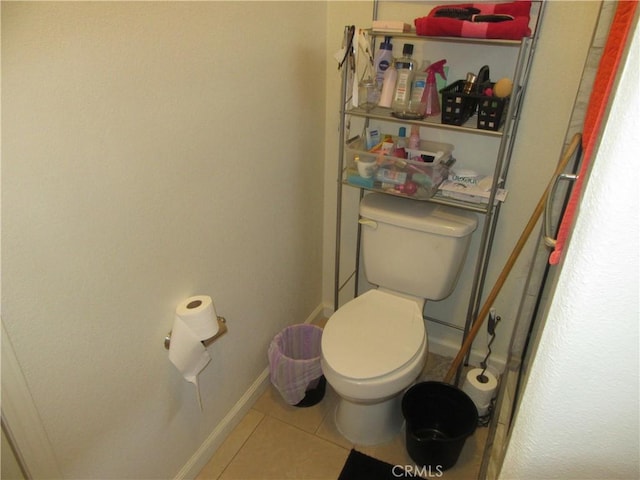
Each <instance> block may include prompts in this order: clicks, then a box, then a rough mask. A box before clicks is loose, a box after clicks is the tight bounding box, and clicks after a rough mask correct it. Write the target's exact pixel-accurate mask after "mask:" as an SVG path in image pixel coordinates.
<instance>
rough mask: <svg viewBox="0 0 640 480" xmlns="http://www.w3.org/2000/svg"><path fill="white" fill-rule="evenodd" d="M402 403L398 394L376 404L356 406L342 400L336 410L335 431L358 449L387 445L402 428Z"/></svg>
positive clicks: (353, 403) (357, 404)
mask: <svg viewBox="0 0 640 480" xmlns="http://www.w3.org/2000/svg"><path fill="white" fill-rule="evenodd" d="M401 393H402V392H401ZM401 401H402V395H401V394H398V395H396V396H394V397H391V398H390V399H387V400H384V401H382V402H379V403H355V402H352V401H350V400H346V399H344V398H341V399H340V402H339V403H338V406H337V408H336V415H335V421H336V427H337V429H338V431H339V432H340V433H341V434H342V436H343V437H345V438H346V439H347V440H349V441H350V442H352V443H355V444H358V445H376V444H378V443H384V442H387V441H389V440H391V439H392V438H393V437H394V436H396V435H397V434H398V433H399V432H400V430H401V428H402V423H403V422H404V418H403V417H402V409H401V408H400V403H401Z"/></svg>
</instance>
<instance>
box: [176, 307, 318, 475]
mask: <svg viewBox="0 0 640 480" xmlns="http://www.w3.org/2000/svg"><path fill="white" fill-rule="evenodd" d="M324 309H325V306H324V305H323V304H320V305H318V306H317V307H316V308H315V309H314V310H313V312H311V314H310V315H309V316H308V317H307V319H306V320H305V321H304V322H303V323H313V322H315V321H316V320H319V319H321V318H323V317H324ZM268 386H269V367H268V366H267V367H266V368H265V369H264V370H263V371H262V373H260V375H258V378H256V379H255V380H254V381H253V383H252V384H251V386H250V387H249V388H248V389H247V391H246V392H244V394H243V395H242V396H241V397H240V399H239V400H238V401H237V402H236V404H235V405H234V406H233V407H232V408H231V410H229V413H227V414H226V415H225V417H224V418H223V419H222V420H221V421H220V423H218V425H216V427H215V428H214V429H213V431H212V432H211V433H210V434H209V436H208V437H207V439H206V440H205V441H204V442H203V443H202V445H200V448H198V450H196V452H195V453H194V454H193V455H192V457H191V458H190V459H189V461H188V462H187V463H186V464H185V465H184V467H182V468H181V469H180V471H179V472H178V474H177V475H176V476H175V479H174V480H183V479H184V480H186V479H192V478H195V477H196V476H197V475H198V473H200V471H201V470H202V469H203V468H204V466H205V465H206V464H207V462H208V461H209V460H210V459H211V457H212V456H213V454H214V453H215V452H216V450H217V449H218V447H220V445H222V442H224V441H225V439H226V438H227V436H228V435H229V434H230V433H231V431H232V430H233V429H234V428H235V427H236V426H237V425H238V424H239V423H240V421H241V420H242V419H243V418H244V416H245V415H246V414H247V412H248V411H249V410H251V407H253V404H254V403H255V402H256V400H258V398H259V397H260V395H262V394H263V393H264V391H265V390H266V389H267V387H268Z"/></svg>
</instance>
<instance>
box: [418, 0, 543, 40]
mask: <svg viewBox="0 0 640 480" xmlns="http://www.w3.org/2000/svg"><path fill="white" fill-rule="evenodd" d="M467 7H473V8H476V9H478V10H480V13H479V15H491V14H506V15H511V16H512V17H513V20H507V21H504V22H472V21H470V20H460V19H458V18H449V17H436V12H437V11H438V10H442V9H446V8H450V9H464V8H467ZM530 11H531V1H530V0H522V1H517V2H510V3H456V4H453V5H440V6H438V7H435V8H434V9H433V10H431V11H430V12H429V15H427V16H426V17H420V18H416V19H415V20H414V23H415V26H416V33H417V34H418V35H425V36H434V37H469V38H493V39H503V40H520V39H522V38H523V37H528V36H529V35H531V29H530V28H529V12H530Z"/></svg>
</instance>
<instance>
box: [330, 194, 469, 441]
mask: <svg viewBox="0 0 640 480" xmlns="http://www.w3.org/2000/svg"><path fill="white" fill-rule="evenodd" d="M360 223H361V224H362V258H363V265H364V273H365V276H366V277H367V280H368V281H369V283H371V284H372V285H376V286H377V288H375V289H372V290H369V291H367V292H366V293H364V294H362V295H360V296H358V297H356V298H354V299H353V300H351V301H349V302H347V303H346V304H345V305H343V306H342V307H340V308H339V309H338V310H337V311H336V312H335V313H334V314H333V315H331V317H330V318H329V320H328V321H327V324H326V326H325V328H324V332H323V335H322V341H321V344H322V353H321V365H322V371H323V374H324V376H325V378H326V380H327V382H329V384H330V385H331V387H332V388H333V389H334V390H335V391H336V393H337V394H338V395H339V397H340V400H339V402H338V405H337V408H336V414H335V422H336V427H337V428H338V430H339V431H340V433H341V434H342V435H343V436H344V437H345V438H347V439H348V440H349V441H351V442H352V443H355V444H359V445H374V444H378V443H383V442H385V441H388V440H390V439H391V438H393V437H394V436H395V435H396V434H397V433H398V432H399V431H400V429H401V427H402V422H403V418H402V413H401V408H400V402H401V399H402V394H403V393H404V391H405V390H406V388H407V387H409V386H411V385H412V384H413V383H414V382H415V380H416V379H417V377H418V376H419V375H420V372H421V371H422V369H423V367H424V364H425V361H426V358H427V352H428V347H427V332H426V329H425V325H424V320H423V316H422V311H423V307H424V304H425V301H426V300H434V301H435V300H442V299H444V298H446V297H447V296H449V295H450V294H451V292H452V291H453V289H454V288H455V285H456V283H457V280H458V277H459V275H460V271H461V270H462V265H463V264H464V259H465V257H466V254H467V250H468V249H469V242H470V239H471V234H472V233H473V232H474V230H475V229H476V227H477V224H478V220H477V217H476V215H475V214H474V213H472V212H467V211H464V210H461V209H457V208H454V207H448V206H444V205H437V204H434V203H427V202H420V201H416V200H411V199H406V198H401V197H397V196H393V195H386V194H382V193H369V194H367V195H365V196H364V197H363V199H362V200H361V202H360Z"/></svg>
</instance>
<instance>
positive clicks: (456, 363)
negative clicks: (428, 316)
mask: <svg viewBox="0 0 640 480" xmlns="http://www.w3.org/2000/svg"><path fill="white" fill-rule="evenodd" d="M581 139H582V134H580V133H576V134H575V135H574V136H573V139H572V140H571V143H570V144H569V147H568V148H567V150H566V151H565V153H564V155H563V156H562V158H561V159H560V162H559V163H558V166H557V167H556V171H555V173H554V174H553V178H552V179H551V182H549V185H548V186H547V188H546V190H545V191H544V193H543V194H542V197H540V201H538V205H537V206H536V209H535V210H534V212H533V214H532V215H531V218H530V219H529V223H527V226H526V227H525V228H524V230H523V231H522V234H521V235H520V239H519V240H518V243H517V244H516V246H515V247H514V249H513V251H512V252H511V256H509V259H508V260H507V263H506V264H505V266H504V268H503V269H502V272H501V273H500V276H499V277H498V280H496V283H495V285H494V286H493V289H492V290H491V293H489V296H488V297H487V299H486V301H485V302H484V305H483V306H482V309H480V313H478V316H477V317H476V319H475V321H474V322H473V326H472V327H471V330H470V331H469V334H468V335H467V338H465V340H464V342H463V343H462V346H461V347H460V351H459V352H458V355H457V356H456V358H455V359H454V360H453V363H452V364H451V367H450V368H449V371H448V372H447V374H446V375H445V377H444V381H445V382H446V383H450V382H451V379H452V378H453V376H454V375H455V373H456V371H457V370H458V368H459V367H460V364H461V363H462V359H463V358H464V357H465V356H466V355H467V353H468V352H469V350H470V349H471V345H472V344H473V341H474V339H475V338H476V335H478V332H479V331H480V328H481V327H482V324H483V323H484V319H485V318H486V317H487V315H489V310H490V309H491V306H492V305H493V302H494V301H495V299H496V297H497V296H498V294H499V293H500V290H501V289H502V286H503V285H504V283H505V282H506V280H507V277H508V276H509V273H510V272H511V269H512V268H513V265H514V264H515V263H516V260H517V259H518V256H519V255H520V252H521V251H522V249H523V248H524V246H525V244H526V243H527V240H528V238H529V235H531V232H532V231H533V229H534V227H535V226H536V223H538V219H539V218H540V215H542V212H543V210H544V206H545V203H546V200H547V195H548V194H549V190H550V189H551V188H552V186H553V182H554V180H555V177H557V176H558V175H560V174H561V173H562V172H563V171H564V169H565V168H566V166H567V164H568V163H569V160H571V157H572V156H573V154H574V152H575V151H576V149H577V148H578V145H579V144H580V141H581Z"/></svg>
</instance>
